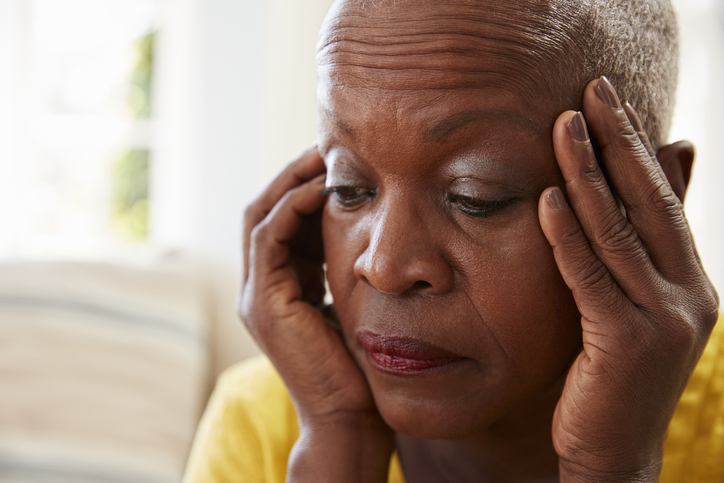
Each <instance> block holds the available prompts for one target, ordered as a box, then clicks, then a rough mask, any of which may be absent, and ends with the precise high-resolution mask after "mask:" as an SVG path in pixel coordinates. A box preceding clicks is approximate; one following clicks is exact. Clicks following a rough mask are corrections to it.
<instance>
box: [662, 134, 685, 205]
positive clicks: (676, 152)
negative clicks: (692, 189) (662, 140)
mask: <svg viewBox="0 0 724 483" xmlns="http://www.w3.org/2000/svg"><path fill="white" fill-rule="evenodd" d="M656 158H657V159H658V160H659V163H660V164H661V168H662V169H663V170H664V174H665V175H666V178H667V179H668V180H669V184H670V185H671V188H672V189H673V190H674V193H676V196H678V197H679V199H680V200H681V201H682V202H683V201H684V197H685V196H686V189H687V187H688V186H689V180H690V179H691V168H692V166H693V165H694V145H693V144H691V143H690V142H689V141H679V142H676V143H674V144H667V145H666V146H663V147H661V148H660V149H659V150H658V151H657V152H656Z"/></svg>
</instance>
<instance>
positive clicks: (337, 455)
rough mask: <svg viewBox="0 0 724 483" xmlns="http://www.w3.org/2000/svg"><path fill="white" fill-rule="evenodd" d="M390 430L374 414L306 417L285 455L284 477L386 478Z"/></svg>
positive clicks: (296, 479) (391, 445)
mask: <svg viewBox="0 0 724 483" xmlns="http://www.w3.org/2000/svg"><path fill="white" fill-rule="evenodd" d="M394 449H395V442H394V432H393V431H392V430H391V429H390V428H389V427H388V426H387V425H386V424H385V423H384V421H383V420H382V418H380V416H379V415H378V414H376V413H375V414H371V413H370V414H367V413H365V414H360V415H350V414H346V415H340V417H334V418H327V419H325V420H315V421H309V420H306V421H305V422H304V423H302V424H301V426H300V435H299V439H298V440H297V442H296V443H295V445H294V448H293V449H292V452H291V454H290V456H289V463H288V470H287V474H288V480H287V481H293V482H306V481H310V482H312V481H314V482H317V481H345V482H360V483H361V482H365V483H368V482H381V483H383V482H386V481H387V475H388V471H389V463H390V458H391V456H392V452H393V451H394Z"/></svg>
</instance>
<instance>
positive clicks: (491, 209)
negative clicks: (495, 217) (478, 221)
mask: <svg viewBox="0 0 724 483" xmlns="http://www.w3.org/2000/svg"><path fill="white" fill-rule="evenodd" d="M448 200H450V202H452V203H455V204H456V205H458V208H459V209H460V211H462V212H463V213H465V214H466V215H470V216H477V217H481V218H482V217H486V216H489V215H491V214H493V213H495V212H496V211H498V210H502V209H503V208H505V207H507V206H509V205H511V204H513V203H515V202H516V201H517V200H516V199H515V198H511V199H507V200H500V201H487V200H479V199H476V198H471V197H469V196H463V195H456V194H452V195H450V196H449V197H448Z"/></svg>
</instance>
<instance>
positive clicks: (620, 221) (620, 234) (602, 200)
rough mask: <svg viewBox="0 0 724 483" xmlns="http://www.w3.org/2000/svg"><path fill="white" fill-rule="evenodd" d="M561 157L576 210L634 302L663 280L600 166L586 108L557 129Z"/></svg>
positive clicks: (558, 156) (556, 144)
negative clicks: (590, 135) (586, 117)
mask: <svg viewBox="0 0 724 483" xmlns="http://www.w3.org/2000/svg"><path fill="white" fill-rule="evenodd" d="M553 146H554V150H555V154H556V160H557V161H558V165H559V167H560V169H561V173H562V174H563V177H564V179H565V180H566V191H567V193H568V197H569V199H570V202H571V209H572V210H573V213H574V214H575V217H576V218H577V220H578V221H577V223H580V227H581V230H582V232H583V234H584V235H585V237H586V238H587V240H588V242H589V243H590V247H591V250H592V251H593V253H594V254H595V256H596V257H597V258H598V259H599V260H600V261H601V262H602V263H603V264H605V266H606V267H607V270H608V271H609V272H610V274H611V276H612V277H613V278H614V280H615V281H616V282H617V283H618V285H619V286H620V287H621V289H622V290H623V292H624V293H625V294H626V295H627V296H628V297H630V298H631V300H632V301H634V303H640V302H643V301H642V300H640V299H639V296H638V295H637V294H638V293H643V292H642V290H641V289H642V288H643V287H642V285H644V286H649V287H650V286H653V285H654V284H655V283H656V282H657V279H658V274H657V273H656V271H655V270H654V267H653V265H652V264H651V261H650V260H649V257H648V255H647V253H646V249H645V247H644V246H643V244H642V242H641V240H640V239H639V237H638V234H637V232H636V230H635V229H634V227H633V225H632V224H631V223H630V222H629V221H628V219H627V218H626V217H625V216H624V215H623V214H622V213H621V211H620V210H619V207H618V205H617V203H616V200H615V199H614V197H613V194H612V193H611V190H610V189H609V187H608V182H607V181H606V178H605V176H604V174H603V172H602V171H601V167H600V166H599V165H598V162H597V160H596V155H595V153H594V150H593V146H592V145H591V140H590V139H589V137H588V131H587V129H586V122H585V119H584V118H583V115H582V114H581V113H580V112H573V111H568V112H565V113H563V114H561V115H560V116H559V117H558V119H557V120H556V123H555V125H554V127H553Z"/></svg>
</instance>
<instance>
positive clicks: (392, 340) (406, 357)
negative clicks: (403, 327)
mask: <svg viewBox="0 0 724 483" xmlns="http://www.w3.org/2000/svg"><path fill="white" fill-rule="evenodd" d="M357 340H358V341H359V343H360V345H361V346H362V348H363V349H364V350H365V352H366V353H367V360H368V361H369V362H370V364H372V366H373V367H375V368H376V369H378V370H379V371H382V372H385V373H387V374H392V375H395V376H415V375H421V374H426V373H430V372H432V371H434V370H437V369H442V368H443V367H445V366H448V365H450V364H453V363H455V362H460V361H462V360H463V359H464V358H463V357H460V356H458V355H456V354H453V353H452V352H449V351H446V350H444V349H440V348H439V347H435V346H433V345H430V344H427V343H424V342H422V341H419V340H416V339H411V338H409V337H404V336H397V335H380V334H376V333H374V332H370V331H362V332H359V333H358V334H357Z"/></svg>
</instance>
